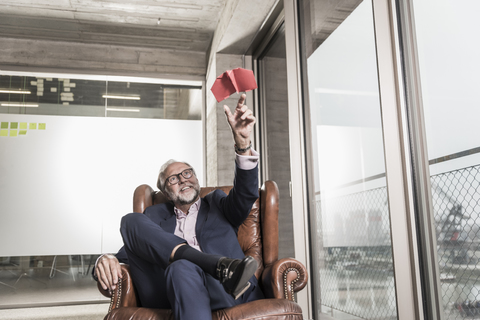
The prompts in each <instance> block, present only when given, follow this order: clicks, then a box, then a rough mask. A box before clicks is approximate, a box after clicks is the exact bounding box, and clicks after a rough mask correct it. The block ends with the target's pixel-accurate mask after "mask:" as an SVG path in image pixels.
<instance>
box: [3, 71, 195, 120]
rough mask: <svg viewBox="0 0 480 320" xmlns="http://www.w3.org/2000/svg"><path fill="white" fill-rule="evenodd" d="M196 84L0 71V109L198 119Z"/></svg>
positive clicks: (14, 111) (65, 113) (59, 113)
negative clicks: (80, 77)
mask: <svg viewBox="0 0 480 320" xmlns="http://www.w3.org/2000/svg"><path fill="white" fill-rule="evenodd" d="M200 96H201V86H195V85H171V84H159V83H146V82H134V81H132V82H129V81H112V80H95V79H75V78H73V79H72V78H60V77H48V76H46V77H39V76H28V75H25V76H20V75H8V74H3V75H0V113H9V114H35V115H65V116H90V117H123V118H152V119H189V120H200V119H201V104H200V105H199V101H201V100H200V99H199V97H200Z"/></svg>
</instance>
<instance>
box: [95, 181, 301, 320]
mask: <svg viewBox="0 0 480 320" xmlns="http://www.w3.org/2000/svg"><path fill="white" fill-rule="evenodd" d="M231 188H232V187H231V186H229V187H217V188H213V187H209V188H202V189H201V192H200V196H201V197H203V196H205V195H206V194H208V193H209V192H211V191H213V190H215V189H221V190H223V191H225V192H226V193H228V192H229V191H230V189H231ZM166 201H167V200H166V199H165V197H164V196H163V194H162V193H161V192H159V191H156V192H155V191H154V190H153V189H152V188H151V187H150V186H148V185H141V186H139V187H137V189H136V190H135V193H134V196H133V210H134V212H143V211H144V210H145V208H147V207H149V206H151V205H153V204H157V203H163V202H166ZM238 241H239V242H240V245H241V247H242V249H243V251H244V252H245V255H250V256H252V257H254V258H255V259H256V260H257V261H258V265H259V266H258V269H257V271H256V273H255V276H256V277H257V279H259V283H260V285H261V286H262V290H263V292H264V294H265V297H266V299H264V300H257V301H253V302H248V303H244V304H241V305H238V306H235V307H231V308H227V309H222V310H216V311H213V312H212V317H213V319H214V320H215V319H230V320H231V319H249V320H253V319H262V320H266V319H277V320H278V319H291V320H297V319H298V320H299V319H303V316H302V309H301V308H300V306H299V305H298V304H297V303H295V292H298V291H300V290H301V289H303V288H304V287H305V285H306V284H307V279H308V276H307V270H306V269H305V267H304V266H303V265H302V264H301V263H300V262H299V261H296V260H295V259H293V258H285V259H280V260H278V188H277V184H276V183H275V182H273V181H267V182H265V184H264V185H263V186H262V188H261V189H260V197H259V198H258V199H257V201H256V202H255V204H254V205H253V208H252V210H251V212H250V215H249V216H248V218H247V220H246V221H245V222H244V223H243V225H242V226H241V227H240V228H239V231H238ZM122 274H123V277H122V279H121V283H119V285H118V286H117V288H116V289H115V291H114V292H113V293H112V294H110V293H109V292H108V291H105V290H103V289H102V287H101V286H100V285H98V289H99V290H100V292H101V293H102V294H103V295H104V296H106V297H109V298H111V301H110V308H109V311H108V314H107V315H106V316H105V318H104V319H105V320H107V319H111V320H112V319H128V320H135V319H142V320H145V319H149V320H167V319H168V320H174V318H173V314H172V312H171V310H163V309H148V308H141V307H140V306H139V302H138V300H137V296H136V293H135V285H134V283H133V282H132V278H131V277H130V273H129V267H128V265H122ZM178 320H179V319H178Z"/></svg>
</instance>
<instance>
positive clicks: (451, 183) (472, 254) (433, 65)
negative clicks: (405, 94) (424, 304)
mask: <svg viewBox="0 0 480 320" xmlns="http://www.w3.org/2000/svg"><path fill="white" fill-rule="evenodd" d="M413 4H414V14H415V28H416V38H417V45H418V57H419V67H420V77H421V83H422V97H423V107H424V115H425V128H426V135H427V146H428V157H429V162H430V174H431V177H430V181H431V192H432V202H433V210H434V215H435V216H434V218H435V222H436V231H437V248H438V251H437V253H438V265H439V270H440V283H441V294H442V298H441V300H442V302H443V307H444V312H445V319H463V318H464V317H465V316H474V317H475V315H477V314H480V302H477V301H480V272H479V271H480V264H479V259H480V251H479V249H478V247H479V246H478V244H479V243H480V228H479V224H480V215H479V214H480V193H479V190H480V136H479V135H478V119H480V108H479V105H480V97H479V95H478V87H479V85H480V81H479V80H478V74H479V73H480V60H479V59H478V57H479V54H480V45H479V44H478V41H476V39H478V36H479V35H480V21H479V19H478V12H480V3H479V2H478V1H475V0H464V1H460V2H457V1H449V0H435V1H433V0H422V1H418V0H414V1H413Z"/></svg>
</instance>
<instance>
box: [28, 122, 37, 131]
mask: <svg viewBox="0 0 480 320" xmlns="http://www.w3.org/2000/svg"><path fill="white" fill-rule="evenodd" d="M28 128H29V129H30V130H36V129H37V124H36V123H30V126H29V127H28Z"/></svg>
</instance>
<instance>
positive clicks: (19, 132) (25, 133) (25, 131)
mask: <svg viewBox="0 0 480 320" xmlns="http://www.w3.org/2000/svg"><path fill="white" fill-rule="evenodd" d="M18 135H19V136H25V135H27V130H20V131H18Z"/></svg>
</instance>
